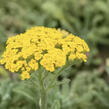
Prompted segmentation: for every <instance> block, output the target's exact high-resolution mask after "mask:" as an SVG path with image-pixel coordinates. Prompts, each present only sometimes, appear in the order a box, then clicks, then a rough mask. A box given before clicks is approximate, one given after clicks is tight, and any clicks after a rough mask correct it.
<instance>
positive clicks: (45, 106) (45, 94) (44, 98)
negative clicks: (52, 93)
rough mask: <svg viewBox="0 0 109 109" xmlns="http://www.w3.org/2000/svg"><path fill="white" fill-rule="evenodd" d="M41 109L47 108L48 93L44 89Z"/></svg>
mask: <svg viewBox="0 0 109 109" xmlns="http://www.w3.org/2000/svg"><path fill="white" fill-rule="evenodd" d="M40 109H47V93H46V92H45V91H43V90H42V92H41V106H40Z"/></svg>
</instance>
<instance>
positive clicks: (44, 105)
mask: <svg viewBox="0 0 109 109" xmlns="http://www.w3.org/2000/svg"><path fill="white" fill-rule="evenodd" d="M42 73H43V72H40V74H39V81H40V94H41V95H40V96H41V99H40V100H41V102H40V103H41V104H40V109H47V92H46V90H45V87H44V79H43V77H42Z"/></svg>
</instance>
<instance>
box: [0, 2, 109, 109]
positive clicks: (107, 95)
mask: <svg viewBox="0 0 109 109" xmlns="http://www.w3.org/2000/svg"><path fill="white" fill-rule="evenodd" d="M38 25H43V26H48V27H56V28H62V29H66V30H68V31H69V32H72V33H73V34H75V35H78V36H80V37H82V38H84V39H85V40H86V41H87V42H88V44H89V47H90V49H91V52H90V54H88V55H89V59H88V62H87V63H86V64H85V65H84V64H83V65H77V66H76V67H75V66H72V69H69V70H67V71H65V73H64V74H63V75H62V76H60V77H59V80H60V81H61V79H62V78H63V77H65V78H69V79H71V82H70V85H69V84H68V83H66V84H64V85H61V86H60V87H59V86H57V87H56V88H55V90H53V91H52V92H51V93H50V95H49V96H50V98H49V99H48V101H49V104H48V105H49V108H50V109H109V104H108V102H109V51H108V48H109V0H28V1H27V0H0V57H1V54H2V53H3V51H4V49H5V47H6V45H5V42H6V40H7V38H8V37H10V36H13V35H15V34H18V33H22V32H24V31H25V30H26V29H28V28H30V27H31V26H38ZM9 77H11V76H9V74H8V73H7V71H6V70H4V69H3V67H2V66H0V78H1V79H0V109H39V107H38V104H39V102H38V101H39V99H38V96H39V94H38V91H37V90H35V89H34V86H33V85H31V87H29V85H28V84H27V85H28V87H27V86H25V85H24V84H22V82H21V81H20V82H19V80H18V79H17V80H16V79H14V80H13V79H12V77H11V79H12V80H10V79H9ZM4 78H5V79H4ZM13 78H14V77H13ZM3 79H4V80H3ZM7 86H8V87H7Z"/></svg>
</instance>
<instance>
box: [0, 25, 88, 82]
mask: <svg viewBox="0 0 109 109" xmlns="http://www.w3.org/2000/svg"><path fill="white" fill-rule="evenodd" d="M86 52H89V48H88V45H87V44H86V42H85V41H84V40H82V39H81V38H79V37H77V36H75V35H73V34H70V33H68V32H66V31H65V30H60V29H55V28H47V27H33V28H31V29H30V30H27V31H26V32H25V33H23V34H19V35H16V36H13V37H10V38H9V39H8V41H7V46H6V51H5V52H4V54H3V55H2V59H1V60H0V64H4V65H5V68H6V69H8V70H9V71H11V72H18V71H19V72H21V78H22V79H23V80H24V79H29V78H30V72H32V71H36V70H38V69H39V66H43V67H44V68H45V69H46V70H47V71H50V72H53V71H55V70H56V69H57V68H59V67H61V66H64V65H65V64H66V62H67V61H70V60H72V61H74V60H75V59H78V60H83V61H84V62H86V61H87V56H86Z"/></svg>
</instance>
